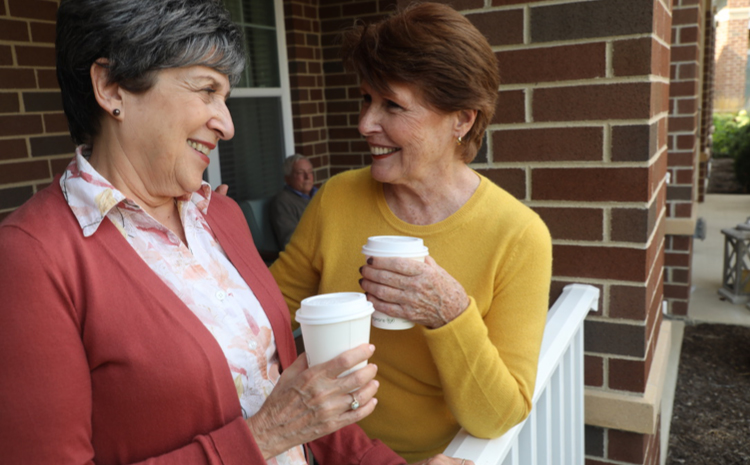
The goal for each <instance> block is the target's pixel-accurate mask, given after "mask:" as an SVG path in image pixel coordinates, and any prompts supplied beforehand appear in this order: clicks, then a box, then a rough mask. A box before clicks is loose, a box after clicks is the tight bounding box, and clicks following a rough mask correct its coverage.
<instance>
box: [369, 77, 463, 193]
mask: <svg viewBox="0 0 750 465" xmlns="http://www.w3.org/2000/svg"><path fill="white" fill-rule="evenodd" d="M390 87H391V92H388V93H380V92H378V91H377V90H375V89H373V88H372V86H370V85H369V84H368V83H366V82H363V83H362V85H361V86H360V90H361V92H362V108H361V110H360V114H359V132H360V133H361V134H362V135H363V136H365V138H366V139H367V143H368V144H369V145H370V153H371V154H372V168H371V173H372V176H373V178H375V179H376V180H377V181H380V182H383V183H389V184H411V183H420V182H430V180H436V179H438V178H439V177H440V176H441V174H444V173H445V170H451V169H454V168H455V166H456V164H457V163H458V164H463V162H462V161H461V159H460V157H459V156H458V154H457V151H456V138H457V137H458V134H457V123H458V115H457V113H443V112H439V111H436V110H434V109H432V108H430V107H429V106H427V105H426V104H425V103H424V102H423V100H422V98H421V97H420V95H419V92H418V91H417V89H416V88H415V87H413V86H411V85H409V84H401V83H390Z"/></svg>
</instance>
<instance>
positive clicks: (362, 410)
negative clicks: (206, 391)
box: [246, 344, 378, 460]
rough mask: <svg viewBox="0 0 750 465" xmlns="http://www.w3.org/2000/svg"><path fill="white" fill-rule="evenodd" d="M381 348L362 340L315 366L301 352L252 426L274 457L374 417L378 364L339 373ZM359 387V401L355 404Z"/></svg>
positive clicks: (266, 453)
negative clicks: (370, 416)
mask: <svg viewBox="0 0 750 465" xmlns="http://www.w3.org/2000/svg"><path fill="white" fill-rule="evenodd" d="M374 350H375V347H374V346H372V345H369V344H362V345H360V346H358V347H356V348H354V349H351V350H349V351H346V352H344V353H343V354H341V355H339V356H338V357H336V358H334V359H333V360H330V361H328V362H326V363H321V364H319V365H316V366H314V367H312V368H309V367H308V366H307V357H306V355H305V354H302V355H300V356H299V357H298V358H297V360H295V362H294V363H292V364H291V365H290V366H289V367H288V368H287V369H286V370H284V372H283V373H282V374H281V377H280V378H279V381H278V382H277V383H276V387H274V389H273V391H272V392H271V395H270V396H268V398H267V399H266V402H265V403H264V404H263V406H262V407H261V408H260V410H259V411H258V413H256V414H255V415H253V416H252V417H250V418H248V419H247V420H246V421H247V425H248V427H249V428H250V431H251V432H252V434H253V438H254V439H255V442H256V444H257V445H258V447H259V448H260V450H261V452H262V453H263V457H264V458H265V459H266V460H268V459H270V458H272V457H275V456H277V455H279V454H280V453H282V452H284V451H286V450H289V449H291V448H292V447H294V446H297V445H299V444H304V443H306V442H310V441H312V440H314V439H317V438H319V437H322V436H325V435H326V434H330V433H332V432H334V431H336V430H339V429H341V428H343V427H344V426H347V425H349V424H351V423H355V422H357V421H359V420H361V419H363V418H365V417H366V416H368V415H369V414H370V413H372V411H373V410H374V409H375V405H376V404H377V399H375V398H374V397H373V396H374V395H375V393H376V392H377V390H378V382H377V381H375V380H374V379H373V378H374V377H375V373H377V367H376V366H375V365H373V364H369V365H367V366H365V367H364V368H362V369H360V370H357V371H356V372H354V373H351V374H349V375H347V376H344V377H343V378H337V376H338V375H340V374H341V373H343V372H344V371H346V370H348V369H349V368H351V367H353V366H355V365H356V364H358V363H360V362H362V361H364V360H366V359H368V358H370V357H371V356H372V354H373V352H374ZM355 389H358V391H356V392H353V393H352V394H354V396H356V398H357V401H358V402H359V405H360V407H359V408H358V409H357V410H352V409H351V404H352V394H349V392H351V391H353V390H355Z"/></svg>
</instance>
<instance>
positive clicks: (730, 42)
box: [714, 0, 750, 112]
mask: <svg viewBox="0 0 750 465" xmlns="http://www.w3.org/2000/svg"><path fill="white" fill-rule="evenodd" d="M749 8H750V0H729V1H728V3H727V6H726V7H725V8H723V9H722V10H721V11H719V12H718V13H717V15H716V20H717V23H718V24H717V26H716V84H715V88H714V89H715V92H716V93H715V96H714V99H715V100H714V106H715V110H716V111H719V112H722V111H724V112H735V111H738V110H740V109H742V108H743V107H744V105H745V98H746V97H745V70H746V66H747V46H748V29H747V24H748V17H750V12H749V11H748V9H749Z"/></svg>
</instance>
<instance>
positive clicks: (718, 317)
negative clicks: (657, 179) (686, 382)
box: [661, 194, 750, 465]
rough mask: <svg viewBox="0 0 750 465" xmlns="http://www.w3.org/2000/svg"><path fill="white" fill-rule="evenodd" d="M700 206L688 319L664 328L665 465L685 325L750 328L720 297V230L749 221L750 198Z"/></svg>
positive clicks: (717, 199)
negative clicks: (667, 340)
mask: <svg viewBox="0 0 750 465" xmlns="http://www.w3.org/2000/svg"><path fill="white" fill-rule="evenodd" d="M697 206H698V217H699V218H703V220H704V221H705V222H706V238H705V239H704V240H700V239H695V240H694V241H693V266H692V268H691V272H692V290H691V294H690V303H689V305H688V316H687V319H686V320H669V319H665V320H664V324H671V325H672V348H671V350H670V354H669V362H668V368H667V375H666V376H667V377H666V382H665V386H664V395H663V397H662V414H661V415H662V416H661V422H662V423H661V452H662V454H661V463H662V465H663V464H664V463H665V461H666V458H667V445H668V444H669V427H670V422H671V419H672V404H673V402H674V392H675V388H676V386H677V372H678V370H679V365H680V350H681V348H682V336H683V333H684V329H685V324H699V323H720V324H730V325H743V326H750V309H748V308H747V307H746V306H745V304H737V305H734V304H732V302H730V301H728V300H721V298H720V296H719V294H718V290H719V288H721V279H722V269H723V267H724V237H725V236H724V235H723V234H722V233H721V230H722V229H726V228H733V227H735V226H736V225H737V224H738V223H744V222H745V220H746V219H747V218H748V217H750V195H727V194H709V195H707V196H706V200H705V202H703V203H699V204H697Z"/></svg>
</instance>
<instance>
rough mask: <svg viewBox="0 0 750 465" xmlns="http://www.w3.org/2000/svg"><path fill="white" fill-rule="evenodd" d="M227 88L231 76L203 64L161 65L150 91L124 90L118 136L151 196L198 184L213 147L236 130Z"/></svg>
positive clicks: (190, 189)
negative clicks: (229, 107)
mask: <svg viewBox="0 0 750 465" xmlns="http://www.w3.org/2000/svg"><path fill="white" fill-rule="evenodd" d="M229 91H230V85H229V81H228V80H227V77H226V76H225V75H224V74H221V73H219V72H218V71H215V70H213V69H211V68H207V67H204V66H190V67H185V68H170V69H165V70H161V71H158V73H157V78H156V83H155V84H154V86H153V87H152V88H151V89H149V90H148V91H146V92H144V93H138V94H134V93H130V92H127V91H123V102H122V103H123V115H122V116H123V118H122V130H123V134H122V136H123V137H121V138H119V141H120V144H121V146H122V149H123V151H124V153H125V156H126V157H127V158H128V160H129V162H130V164H131V165H132V169H133V170H134V172H135V173H136V174H137V176H138V177H139V178H140V183H141V184H142V186H143V188H144V189H145V190H146V191H147V192H148V194H149V195H150V196H154V197H161V196H168V197H178V196H181V195H184V194H187V193H192V192H195V191H196V190H197V189H198V188H199V187H200V185H201V181H202V178H203V172H204V170H205V169H206V167H207V166H208V164H209V159H208V154H209V152H210V151H211V150H212V149H213V148H214V147H216V144H217V143H218V141H219V139H224V140H228V139H231V138H232V137H233V136H234V125H233V123H232V117H231V115H230V114H229V110H228V109H227V106H226V103H225V101H226V99H227V97H228V96H229Z"/></svg>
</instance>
